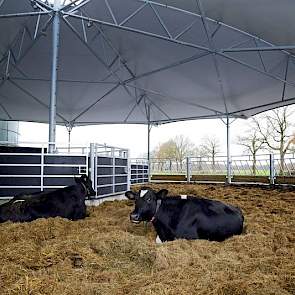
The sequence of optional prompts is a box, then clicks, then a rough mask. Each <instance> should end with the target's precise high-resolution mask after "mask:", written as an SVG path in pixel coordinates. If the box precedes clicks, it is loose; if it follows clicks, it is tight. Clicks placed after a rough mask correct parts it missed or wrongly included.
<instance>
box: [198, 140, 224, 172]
mask: <svg viewBox="0 0 295 295" xmlns="http://www.w3.org/2000/svg"><path fill="white" fill-rule="evenodd" d="M220 150H221V145H220V141H219V139H218V138H217V137H216V136H215V135H211V136H206V137H204V138H203V140H202V144H201V154H202V155H203V156H207V157H210V158H211V159H212V166H213V170H215V158H216V156H217V154H219V153H220Z"/></svg>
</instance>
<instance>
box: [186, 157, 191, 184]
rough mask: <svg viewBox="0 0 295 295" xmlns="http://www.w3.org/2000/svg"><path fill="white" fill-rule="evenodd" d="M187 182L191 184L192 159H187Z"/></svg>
mask: <svg viewBox="0 0 295 295" xmlns="http://www.w3.org/2000/svg"><path fill="white" fill-rule="evenodd" d="M186 181H187V183H190V182H191V161H190V157H186Z"/></svg>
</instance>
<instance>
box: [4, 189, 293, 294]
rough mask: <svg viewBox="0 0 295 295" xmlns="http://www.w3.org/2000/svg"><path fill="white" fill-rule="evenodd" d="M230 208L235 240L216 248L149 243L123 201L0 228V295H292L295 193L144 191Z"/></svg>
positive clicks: (150, 234)
mask: <svg viewBox="0 0 295 295" xmlns="http://www.w3.org/2000/svg"><path fill="white" fill-rule="evenodd" d="M151 186H152V187H154V188H155V189H160V188H164V187H165V188H167V189H168V190H169V192H170V193H171V194H176V193H178V194H194V195H199V196H204V197H209V198H213V199H219V200H223V201H225V202H227V203H230V204H234V205H238V206H240V207H241V209H242V210H243V212H244V215H245V230H244V234H242V235H240V236H235V237H232V238H230V239H228V240H226V241H224V242H221V243H218V242H209V241H204V240H195V241H185V240H177V241H174V242H169V243H164V244H162V245H156V244H155V232H154V230H153V228H152V226H151V225H148V226H147V228H146V229H145V228H144V226H143V224H139V225H134V224H131V223H130V222H129V213H130V212H131V211H132V209H133V203H132V202H131V201H115V202H106V203H104V204H102V205H101V206H99V207H90V208H89V213H90V216H89V217H87V218H86V219H85V220H81V221H75V222H72V221H68V220H65V219H62V218H54V219H52V218H50V219H47V220H45V219H40V220H36V221H34V222H31V223H14V224H13V223H10V222H8V223H3V224H0V294H1V295H6V294H17V295H19V294H42V295H43V294H48V295H49V294H50V295H52V294H53V295H55V294H56V295H65V294H69V295H70V294H71V295H75V294H77V295H78V294H81V295H84V294H90V295H91V294H103V295H121V294H129V295H135V294H141V295H147V294H149V295H151V294H157V295H159V294H160V295H162V294H163V295H168V294H169V295H190V294H200V295H210V294H212V295H213V294H214V295H217V294H218V295H255V294H257V295H258V294H259V295H262V294H263V295H271V294H274V295H288V294H295V191H285V190H267V189H261V188H249V187H236V188H235V187H226V186H222V185H186V184H183V185H180V184H153V185H151Z"/></svg>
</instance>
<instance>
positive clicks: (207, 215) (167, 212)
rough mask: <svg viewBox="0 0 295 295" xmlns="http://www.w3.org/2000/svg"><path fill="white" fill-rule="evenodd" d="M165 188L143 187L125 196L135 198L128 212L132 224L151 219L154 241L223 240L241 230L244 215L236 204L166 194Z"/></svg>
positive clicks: (239, 232)
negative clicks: (157, 189)
mask: <svg viewBox="0 0 295 295" xmlns="http://www.w3.org/2000/svg"><path fill="white" fill-rule="evenodd" d="M167 194H168V191H167V190H166V189H162V190H160V191H159V192H155V191H153V190H152V189H149V188H146V189H142V190H140V191H139V192H138V193H134V192H132V191H128V192H126V193H125V196H126V197H127V198H128V199H130V200H134V201H135V209H134V211H133V212H132V213H131V214H130V220H131V221H132V222H134V223H139V222H141V221H151V222H152V224H153V225H154V228H155V230H156V232H157V234H158V236H157V240H156V241H157V242H164V241H172V240H175V239H189V240H191V239H206V240H210V241H223V240H225V239H226V238H228V237H231V236H233V235H238V234H241V233H242V230H243V221H244V217H243V214H242V212H241V210H240V209H239V208H237V207H234V206H231V205H227V204H224V203H222V202H220V201H215V200H209V199H204V198H198V197H190V196H185V195H182V196H174V197H167V198H166V195H167Z"/></svg>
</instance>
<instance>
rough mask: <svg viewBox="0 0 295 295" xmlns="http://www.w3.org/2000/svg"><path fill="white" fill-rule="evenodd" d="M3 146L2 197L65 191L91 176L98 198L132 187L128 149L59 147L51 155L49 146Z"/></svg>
mask: <svg viewBox="0 0 295 295" xmlns="http://www.w3.org/2000/svg"><path fill="white" fill-rule="evenodd" d="M1 143H2V145H0V197H9V196H13V195H16V194H19V193H33V192H38V191H43V190H53V189H58V188H62V187H65V186H68V185H72V184H74V176H77V175H80V174H89V176H90V177H91V179H92V180H93V187H94V190H95V191H96V198H104V197H108V196H111V195H114V194H118V193H123V192H125V191H126V190H127V189H128V188H129V186H130V181H129V171H128V170H129V167H128V150H127V149H122V148H117V147H112V146H107V145H101V144H90V145H71V146H69V145H68V144H57V143H55V144H54V146H55V150H54V152H53V153H48V145H49V144H48V143H19V144H18V145H17V146H14V145H7V142H4V143H3V142H0V144H1ZM3 144H5V145H3ZM91 147H92V149H91Z"/></svg>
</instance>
